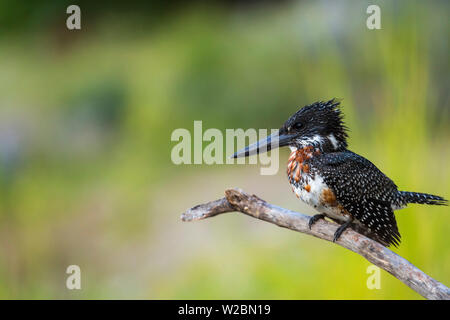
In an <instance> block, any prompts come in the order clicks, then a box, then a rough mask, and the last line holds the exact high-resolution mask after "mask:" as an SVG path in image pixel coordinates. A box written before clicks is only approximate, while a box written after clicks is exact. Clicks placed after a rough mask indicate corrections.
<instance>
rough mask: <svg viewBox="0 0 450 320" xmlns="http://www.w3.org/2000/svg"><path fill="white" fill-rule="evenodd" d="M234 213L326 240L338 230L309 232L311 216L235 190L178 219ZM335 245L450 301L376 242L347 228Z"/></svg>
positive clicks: (449, 292) (326, 226)
mask: <svg viewBox="0 0 450 320" xmlns="http://www.w3.org/2000/svg"><path fill="white" fill-rule="evenodd" d="M234 211H238V212H242V213H245V214H247V215H249V216H251V217H254V218H257V219H260V220H264V221H267V222H270V223H273V224H276V225H277V226H280V227H283V228H287V229H291V230H294V231H298V232H301V233H305V234H309V235H312V236H314V237H317V238H320V239H323V240H328V241H332V239H333V235H334V232H335V231H336V229H337V227H338V225H337V224H335V223H331V222H328V221H326V220H319V221H317V222H316V223H315V224H314V225H313V227H312V229H311V230H310V229H309V228H308V220H309V218H310V216H307V215H304V214H301V213H298V212H294V211H290V210H287V209H284V208H281V207H278V206H275V205H273V204H270V203H267V202H266V201H264V200H262V199H260V198H258V197H257V196H255V195H250V194H248V193H245V192H244V191H242V190H240V189H237V188H236V189H228V190H226V191H225V198H222V199H219V200H216V201H211V202H208V203H205V204H200V205H197V206H195V207H193V208H191V209H189V210H187V211H186V212H185V213H183V214H182V215H181V219H182V220H183V221H194V220H202V219H206V218H210V217H214V216H216V215H218V214H221V213H226V212H234ZM336 243H337V244H338V245H340V246H342V247H344V248H347V249H349V250H351V251H353V252H356V253H357V254H359V255H361V256H363V257H364V258H366V259H367V260H368V261H370V262H371V263H373V264H374V265H376V266H378V267H380V268H382V269H384V270H386V271H387V272H389V273H390V274H392V275H393V276H394V277H396V278H397V279H399V280H400V281H402V282H403V283H405V284H406V285H407V286H408V287H410V288H411V289H413V290H414V291H416V292H417V293H419V294H420V295H422V296H423V297H425V298H427V299H439V300H441V299H446V300H450V289H449V288H447V287H446V286H445V285H443V284H442V283H440V282H439V281H437V280H435V279H433V278H431V277H430V276H428V275H427V274H425V273H424V272H423V271H421V270H419V269H418V268H417V267H415V266H414V265H412V264H411V263H410V262H408V261H407V260H406V259H404V258H402V257H401V256H399V255H398V254H396V253H394V252H392V251H391V250H389V249H388V248H386V247H384V246H383V245H381V244H379V243H378V242H376V241H373V240H371V239H369V238H367V237H365V236H363V235H361V234H359V233H357V232H355V231H353V230H350V229H347V230H346V231H345V232H344V233H343V234H342V235H341V237H340V238H339V240H338V241H337V242H336Z"/></svg>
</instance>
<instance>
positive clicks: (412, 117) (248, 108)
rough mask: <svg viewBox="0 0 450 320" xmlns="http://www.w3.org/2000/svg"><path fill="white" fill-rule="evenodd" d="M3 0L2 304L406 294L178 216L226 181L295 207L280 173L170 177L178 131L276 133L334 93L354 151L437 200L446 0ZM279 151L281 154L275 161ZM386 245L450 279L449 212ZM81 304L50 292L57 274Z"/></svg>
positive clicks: (253, 224)
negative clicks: (75, 5) (377, 19)
mask: <svg viewBox="0 0 450 320" xmlns="http://www.w3.org/2000/svg"><path fill="white" fill-rule="evenodd" d="M375 2H376V3H377V4H379V5H380V7H381V10H382V30H377V31H370V30H368V29H367V28H366V26H365V21H366V17H367V15H366V13H365V11H366V8H367V6H368V5H369V4H373V2H370V3H369V2H364V1H362V2H358V3H357V4H355V2H352V1H342V2H339V3H338V2H334V1H315V2H313V1H301V2H283V3H282V4H279V5H268V4H265V5H258V4H256V3H251V4H244V3H241V2H233V3H228V2H217V3H213V4H207V5H206V4H203V3H200V2H196V3H193V4H183V5H181V4H180V5H174V6H173V7H171V6H168V5H164V4H163V2H152V3H150V4H147V5H144V4H140V5H138V4H136V6H135V7H133V6H131V5H128V4H127V5H126V6H125V3H123V4H121V5H120V4H115V3H112V4H111V5H106V6H104V5H100V4H92V2H87V1H86V2H81V3H80V6H81V10H82V30H81V31H68V30H67V29H66V28H65V18H66V16H67V15H66V14H65V7H66V6H67V4H69V2H67V1H61V2H54V1H43V2H40V3H39V4H38V3H36V4H30V3H27V4H24V3H21V2H11V1H2V2H0V21H2V24H3V25H7V26H8V29H7V30H5V29H4V30H3V31H2V32H1V34H0V36H1V38H0V67H1V70H2V72H1V73H0V93H1V96H2V99H1V101H0V282H1V283H2V285H1V286H0V297H1V298H75V299H76V298H153V299H154V298H156V299H161V298H162V299H170V298H192V299H195V298H239V299H242V298H248V299H253V298H272V299H277V298H287V299H295V298H303V299H321V298H322V299H346V298H352V299H378V298H388V299H408V298H415V299H416V298H420V297H419V296H418V295H417V294H415V293H414V292H412V291H411V290H410V289H409V288H407V287H406V286H405V285H404V284H402V283H401V282H399V281H398V280H396V279H394V278H393V277H392V276H390V275H389V274H387V273H385V272H383V273H382V288H381V290H373V291H372V290H368V289H367V287H366V279H367V276H368V275H367V274H366V268H367V266H368V265H369V263H368V262H367V261H365V260H364V259H363V258H361V257H359V256H357V255H355V254H353V253H351V252H347V250H344V249H342V248H340V247H337V246H335V245H332V244H328V243H325V242H323V241H319V240H316V239H312V238H310V237H307V236H303V235H300V234H297V233H294V232H289V231H286V230H282V229H278V228H274V227H273V226H271V225H266V224H264V223H259V222H258V221H254V220H251V219H249V218H247V217H241V216H236V215H231V214H230V215H228V216H226V217H225V216H224V217H218V218H215V219H211V221H204V222H201V223H193V224H183V223H181V222H180V221H179V214H180V213H181V212H182V211H184V210H185V209H187V208H188V207H191V206H193V205H195V204H197V203H200V202H203V201H207V200H211V199H214V198H218V197H220V196H221V195H222V193H223V190H224V189H225V188H227V187H229V186H239V187H242V188H244V189H246V190H248V191H249V192H254V193H256V194H258V195H260V196H261V197H262V198H265V199H267V200H269V201H271V202H274V203H277V204H279V205H281V206H287V207H290V208H292V209H296V210H303V211H305V212H306V211H307V212H308V213H312V211H308V209H307V208H305V207H304V206H302V204H300V203H299V202H298V201H297V199H296V198H295V197H294V196H293V195H292V194H291V191H290V188H289V186H288V183H287V181H286V178H285V176H284V168H280V173H279V174H278V175H276V176H260V175H259V170H258V166H257V165H246V166H237V165H223V166H219V165H216V166H205V165H201V166H183V165H182V166H175V165H173V164H172V162H171V161H170V151H171V148H172V147H173V146H174V144H175V143H172V142H171V141H170V136H171V133H172V131H173V130H174V129H175V128H180V127H182V128H187V129H189V130H192V128H193V121H194V120H203V127H204V129H206V128H213V127H214V128H219V129H221V130H223V129H225V128H239V127H241V128H277V127H279V126H280V125H281V124H282V123H283V121H284V120H285V119H286V118H287V117H288V116H289V115H291V114H292V113H293V112H294V111H296V110H297V108H298V107H299V106H302V105H305V104H309V103H311V102H313V101H316V100H324V99H329V98H332V97H338V98H343V105H344V112H345V114H346V120H347V122H348V126H349V127H350V128H351V133H350V134H351V137H350V146H351V149H352V150H353V151H356V152H358V153H360V154H361V155H363V156H365V157H367V158H369V159H370V160H371V161H373V162H374V163H375V164H376V165H377V166H378V167H379V168H380V169H381V170H382V171H384V172H385V173H386V174H387V175H388V176H390V177H391V178H392V179H393V180H394V181H395V182H396V183H397V184H398V186H399V188H400V189H403V190H410V191H422V192H428V193H434V194H439V195H441V196H444V197H446V198H450V172H449V168H448V163H449V156H450V155H449V148H448V141H449V138H450V131H449V120H450V118H449V103H448V102H449V95H448V92H449V90H448V89H449V88H448V85H449V79H448V74H449V71H450V70H449V59H448V52H449V43H448V39H449V38H450V37H449V32H450V28H449V21H448V17H447V12H448V9H449V4H448V2H446V1H432V2H419V1H396V2H388V1H375ZM286 156H287V151H284V152H282V153H281V154H280V158H281V160H280V163H281V165H283V164H284V163H285V162H284V161H285V160H283V159H285V158H286ZM397 217H398V223H399V227H400V232H401V233H402V236H403V242H402V244H401V246H400V248H399V249H397V250H396V251H397V252H398V253H399V254H401V255H402V256H404V257H405V258H407V259H408V260H410V261H411V262H412V263H414V264H415V265H417V266H418V267H419V268H421V269H422V270H424V271H425V272H426V273H428V274H429V275H431V276H433V277H435V278H436V279H438V280H440V281H442V282H443V283H444V284H447V285H449V284H450V273H449V270H450V246H449V239H448V234H449V233H450V224H449V223H448V218H449V217H448V208H444V207H442V208H440V207H439V208H438V207H423V206H417V205H416V206H414V205H412V206H410V207H409V208H407V209H404V210H402V211H399V212H398V213H397ZM70 264H77V265H79V266H80V267H81V270H82V290H81V291H76V292H74V291H69V290H67V289H66V288H65V279H66V276H67V275H66V274H65V270H66V268H67V266H68V265H70Z"/></svg>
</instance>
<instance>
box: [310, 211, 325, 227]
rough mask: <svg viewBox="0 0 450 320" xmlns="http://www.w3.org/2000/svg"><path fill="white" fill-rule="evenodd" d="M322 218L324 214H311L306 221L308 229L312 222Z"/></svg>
mask: <svg viewBox="0 0 450 320" xmlns="http://www.w3.org/2000/svg"><path fill="white" fill-rule="evenodd" d="M323 218H325V215H324V214H316V215H313V216H312V217H311V218H309V221H308V227H309V230H311V227H312V225H313V224H314V223H316V222H317V220H319V219H323Z"/></svg>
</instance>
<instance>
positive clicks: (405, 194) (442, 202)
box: [400, 191, 448, 206]
mask: <svg viewBox="0 0 450 320" xmlns="http://www.w3.org/2000/svg"><path fill="white" fill-rule="evenodd" d="M400 196H401V198H402V200H403V201H404V202H405V203H420V204H433V205H439V206H446V205H448V200H446V199H444V198H442V197H439V196H434V195H432V194H428V193H419V192H409V191H400Z"/></svg>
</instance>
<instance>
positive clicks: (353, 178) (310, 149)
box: [232, 98, 448, 247]
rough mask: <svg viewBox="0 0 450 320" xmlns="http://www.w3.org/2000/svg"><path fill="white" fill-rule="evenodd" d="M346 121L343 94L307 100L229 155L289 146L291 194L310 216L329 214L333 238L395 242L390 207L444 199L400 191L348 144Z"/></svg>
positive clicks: (397, 234) (397, 238)
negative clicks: (351, 234) (349, 234)
mask: <svg viewBox="0 0 450 320" xmlns="http://www.w3.org/2000/svg"><path fill="white" fill-rule="evenodd" d="M347 138H348V127H347V126H346V125H345V123H344V116H343V112H342V110H341V100H338V99H335V98H333V99H331V100H328V101H318V102H315V103H312V104H310V105H306V106H304V107H303V108H301V109H299V110H298V111H297V112H296V113H295V114H293V115H292V116H291V117H290V118H289V119H288V120H287V121H286V122H285V123H284V124H283V126H282V127H281V128H280V129H279V130H278V132H276V133H273V134H272V135H270V136H268V137H266V138H264V139H262V140H260V141H258V142H256V143H254V144H251V145H249V146H247V147H245V148H243V149H242V150H239V151H238V152H236V153H235V154H233V155H232V158H238V157H247V156H250V155H254V154H258V153H262V152H266V151H269V150H271V149H274V148H277V147H284V146H288V147H289V148H290V149H291V153H290V156H289V159H288V162H287V170H286V173H287V176H288V180H289V184H290V186H291V188H292V191H293V192H294V193H295V195H296V196H297V197H298V198H300V199H301V200H302V201H303V202H305V203H306V204H307V205H309V206H311V207H313V208H314V209H315V210H316V211H317V212H318V213H317V214H315V215H313V216H312V217H311V218H310V219H309V223H308V226H309V228H310V229H311V228H312V227H313V225H314V223H316V222H317V221H318V220H320V219H330V220H332V221H334V222H336V223H337V224H339V227H338V228H337V229H336V231H335V233H334V236H333V242H336V241H338V240H339V237H340V236H341V235H342V233H343V232H344V231H345V230H346V229H347V228H351V229H352V230H354V231H356V232H358V233H361V234H363V235H365V236H367V237H369V238H371V239H373V240H375V241H377V242H379V243H381V244H382V245H384V246H386V247H389V246H390V245H393V246H395V247H397V246H398V245H399V244H400V238H401V236H400V232H399V230H398V226H397V221H396V219H395V215H394V211H395V210H399V209H402V208H404V207H406V206H407V204H410V203H418V204H428V205H447V204H448V201H447V200H446V199H444V198H442V197H440V196H436V195H432V194H427V193H419V192H409V191H399V190H398V188H397V185H396V184H395V183H394V182H393V181H392V180H391V179H390V178H388V177H387V176H386V175H385V174H384V173H383V172H381V171H380V170H379V169H378V168H377V167H376V166H375V165H374V164H373V163H372V162H370V161H369V160H367V159H366V158H364V157H362V156H360V155H358V154H356V153H354V152H352V151H350V150H348V143H347Z"/></svg>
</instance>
